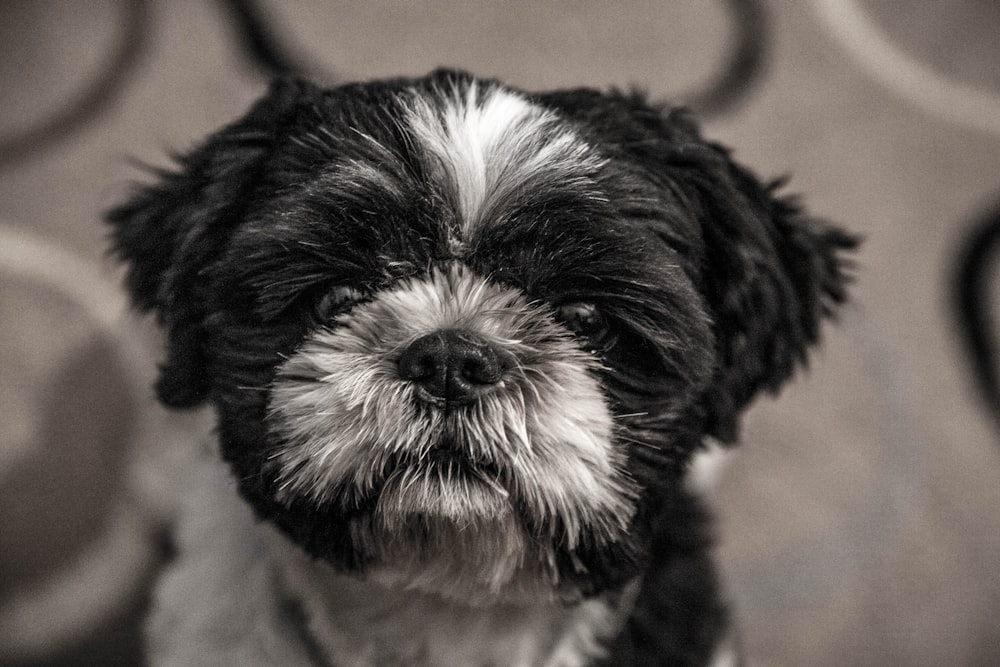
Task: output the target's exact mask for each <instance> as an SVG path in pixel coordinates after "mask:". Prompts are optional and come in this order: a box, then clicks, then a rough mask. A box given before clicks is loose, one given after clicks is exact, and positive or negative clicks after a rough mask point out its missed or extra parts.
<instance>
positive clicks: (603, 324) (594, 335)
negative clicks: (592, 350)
mask: <svg viewBox="0 0 1000 667" xmlns="http://www.w3.org/2000/svg"><path fill="white" fill-rule="evenodd" d="M556 315H557V316H558V317H559V319H560V320H561V321H562V323H563V324H565V325H566V328H568V329H569V330H570V331H572V332H573V333H575V334H577V335H579V336H582V337H584V338H586V339H587V340H588V342H589V343H590V345H591V346H592V347H604V343H606V342H607V340H608V338H609V333H610V327H609V326H608V321H607V319H606V318H605V317H604V315H603V314H601V311H600V310H598V308H597V306H596V305H594V304H592V303H589V302H586V301H573V302H570V303H564V304H562V305H560V306H559V307H558V308H556Z"/></svg>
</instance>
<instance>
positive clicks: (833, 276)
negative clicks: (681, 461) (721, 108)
mask: <svg viewBox="0 0 1000 667" xmlns="http://www.w3.org/2000/svg"><path fill="white" fill-rule="evenodd" d="M712 150H714V151H716V152H717V154H719V155H721V156H725V163H724V165H722V164H721V163H716V165H715V167H714V168H713V172H714V173H712V174H711V176H710V177H709V178H707V179H705V180H704V181H702V182H701V186H700V193H699V195H700V196H699V201H700V204H701V206H702V207H703V211H702V214H703V217H702V234H703V241H704V244H705V245H704V247H705V254H704V265H703V266H702V267H701V275H702V281H703V290H704V294H705V297H706V300H707V302H708V306H709V308H710V311H711V314H712V319H713V321H714V331H715V335H716V349H717V354H718V365H717V368H716V376H715V378H714V381H713V382H712V384H711V387H710V389H709V393H708V396H707V397H706V403H705V410H706V414H707V416H708V423H707V432H709V433H711V434H712V435H714V436H715V437H717V438H719V439H721V440H723V441H727V442H728V441H732V440H734V439H735V438H736V432H737V429H738V415H739V413H740V411H741V410H742V409H743V408H744V407H745V406H746V405H747V404H748V403H749V402H750V401H751V400H752V399H753V398H754V396H756V395H757V394H758V393H759V392H761V391H771V392H774V391H777V389H778V388H779V387H780V386H781V384H782V383H783V382H784V381H785V380H786V379H788V377H789V376H790V375H791V374H792V371H793V370H794V369H795V367H796V365H797V364H800V363H804V362H805V360H806V352H807V349H808V347H809V346H810V345H811V344H813V343H815V342H816V341H817V340H818V338H819V330H820V324H821V321H822V320H823V319H824V318H826V317H829V316H831V315H832V314H833V312H834V310H835V307H836V305H837V304H839V303H841V302H843V301H844V299H845V298H846V290H847V284H848V282H849V281H850V275H849V274H850V267H851V266H852V262H851V260H850V259H849V258H848V257H847V254H848V252H849V251H850V250H851V249H853V248H854V247H855V246H856V245H857V240H856V238H855V237H853V236H851V235H849V234H847V233H845V232H843V231H842V230H840V229H838V228H836V227H834V226H832V225H829V224H827V223H825V222H823V221H820V220H817V219H814V218H811V217H809V216H807V215H806V214H805V213H804V212H803V211H802V209H801V208H800V207H799V205H798V204H797V202H796V201H795V200H794V199H791V198H787V197H782V196H780V195H779V194H778V190H779V189H780V187H781V185H782V182H781V181H776V182H773V183H770V184H763V183H761V182H760V181H758V180H757V178H756V177H754V176H753V175H752V174H751V173H750V172H749V171H747V170H746V169H744V168H742V167H740V166H738V165H736V164H734V163H733V162H732V161H731V160H729V157H728V153H727V152H726V151H725V149H722V148H720V147H718V146H713V147H712Z"/></svg>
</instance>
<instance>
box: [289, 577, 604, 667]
mask: <svg viewBox="0 0 1000 667" xmlns="http://www.w3.org/2000/svg"><path fill="white" fill-rule="evenodd" d="M284 579H285V583H286V586H288V587H289V588H290V592H291V594H292V595H294V596H295V597H297V598H298V600H299V601H300V602H301V604H302V606H303V611H304V612H305V614H306V617H307V624H308V627H307V632H308V633H309V636H310V638H311V641H312V642H313V643H314V644H315V648H316V649H317V650H318V652H319V653H321V654H323V655H324V656H326V657H327V658H328V660H329V662H330V663H331V664H350V665H441V666H450V665H455V666H472V665H511V666H513V665H550V666H556V665H558V666H571V665H586V664H590V663H591V662H592V661H593V660H594V659H595V658H598V657H600V656H601V655H602V654H603V651H602V649H601V646H602V644H603V643H604V640H606V639H608V638H609V637H610V636H612V635H614V633H615V632H616V631H617V630H618V629H619V627H620V624H621V616H622V612H621V611H620V607H619V605H612V604H609V603H608V602H606V601H604V600H602V599H594V600H588V601H585V602H582V603H580V604H577V605H572V606H561V605H555V604H537V605H497V606H492V607H469V606H465V605H460V604H454V603H451V602H448V601H445V600H442V599H440V598H438V597H436V596H430V595H425V594H422V593H419V592H415V591H399V590H396V589H388V588H384V587H381V586H379V585H376V584H371V583H367V582H363V581H358V580H355V579H353V578H349V577H342V576H334V577H331V578H328V577H323V579H322V583H321V585H317V579H316V577H315V576H310V575H309V574H308V573H307V571H306V570H304V569H302V568H300V567H294V568H292V569H290V570H288V571H287V573H286V575H285V577H284Z"/></svg>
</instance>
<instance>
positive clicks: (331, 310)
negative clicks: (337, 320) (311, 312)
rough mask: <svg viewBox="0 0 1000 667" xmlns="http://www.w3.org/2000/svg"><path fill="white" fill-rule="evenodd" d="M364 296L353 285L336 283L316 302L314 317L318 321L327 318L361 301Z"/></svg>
mask: <svg viewBox="0 0 1000 667" xmlns="http://www.w3.org/2000/svg"><path fill="white" fill-rule="evenodd" d="M364 296H365V295H364V293H362V292H361V291H360V290H358V289H356V288H354V287H349V286H347V285H338V286H336V287H334V288H333V289H331V290H329V291H327V292H326V293H325V294H324V295H323V297H322V298H321V299H320V300H319V302H318V303H317V304H316V317H317V318H318V319H319V320H320V321H324V320H328V319H330V318H331V317H333V316H334V315H336V314H337V313H339V312H341V311H343V310H344V309H345V308H348V307H349V306H352V305H354V304H355V303H357V302H358V301H361V300H362V299H363V298H364Z"/></svg>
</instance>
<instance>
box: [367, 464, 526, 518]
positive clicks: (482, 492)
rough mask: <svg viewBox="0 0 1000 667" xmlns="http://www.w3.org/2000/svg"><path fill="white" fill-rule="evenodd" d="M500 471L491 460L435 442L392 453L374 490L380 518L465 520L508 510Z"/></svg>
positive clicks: (506, 494)
mask: <svg viewBox="0 0 1000 667" xmlns="http://www.w3.org/2000/svg"><path fill="white" fill-rule="evenodd" d="M506 487H507V483H506V479H505V475H504V473H503V470H502V468H501V466H500V465H498V464H497V463H496V462H492V461H485V460H475V459H473V458H472V457H470V456H469V455H468V454H466V453H465V452H462V451H461V450H459V449H457V448H455V447H449V446H444V445H442V446H438V447H435V448H433V449H431V450H429V451H427V452H423V453H421V454H419V455H417V454H407V455H402V456H398V457H395V461H394V462H393V463H392V464H390V466H388V467H387V469H386V471H385V476H384V478H383V483H382V484H381V488H380V489H379V490H378V498H377V508H378V509H377V512H378V513H379V514H380V515H382V516H383V517H392V520H399V519H400V518H403V517H412V516H420V517H436V518H440V519H447V520H453V521H457V522H459V523H467V522H471V521H479V520H483V519H489V518H491V517H495V516H498V515H501V514H507V513H509V512H510V510H511V507H510V493H509V492H508V490H507V488H506Z"/></svg>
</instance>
